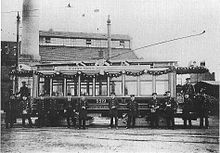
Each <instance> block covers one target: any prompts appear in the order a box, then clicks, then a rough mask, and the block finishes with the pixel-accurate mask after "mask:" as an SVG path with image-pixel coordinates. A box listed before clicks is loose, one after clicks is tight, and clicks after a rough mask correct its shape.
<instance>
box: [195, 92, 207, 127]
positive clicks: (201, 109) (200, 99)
mask: <svg viewBox="0 0 220 153" xmlns="http://www.w3.org/2000/svg"><path fill="white" fill-rule="evenodd" d="M195 102H196V109H197V112H198V115H199V118H200V127H201V128H202V127H203V120H204V118H205V128H208V127H209V120H208V116H209V108H210V101H209V98H208V96H207V95H206V93H205V89H203V88H202V89H201V90H200V92H199V93H198V94H197V95H196V98H195Z"/></svg>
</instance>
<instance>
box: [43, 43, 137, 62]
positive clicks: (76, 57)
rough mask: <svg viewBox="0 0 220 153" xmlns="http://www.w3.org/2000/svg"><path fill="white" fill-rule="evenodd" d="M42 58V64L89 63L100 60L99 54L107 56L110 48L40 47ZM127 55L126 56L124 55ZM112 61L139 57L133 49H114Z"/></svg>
mask: <svg viewBox="0 0 220 153" xmlns="http://www.w3.org/2000/svg"><path fill="white" fill-rule="evenodd" d="M39 49H40V56H41V61H42V62H50V61H88V60H94V59H100V56H99V53H100V51H102V52H103V54H104V55H106V54H107V52H108V48H94V47H65V46H64V47H48V46H40V48H39ZM123 53H126V54H123ZM118 54H120V55H119V56H115V57H114V58H112V59H120V60H128V59H137V56H136V55H135V53H134V52H133V51H131V49H124V48H112V56H114V55H118Z"/></svg>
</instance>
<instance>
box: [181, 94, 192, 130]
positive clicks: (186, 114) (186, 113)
mask: <svg viewBox="0 0 220 153" xmlns="http://www.w3.org/2000/svg"><path fill="white" fill-rule="evenodd" d="M192 107H193V102H192V100H191V99H190V98H189V94H185V97H184V103H183V121H184V127H185V128H186V126H187V120H188V121H189V126H190V127H191V126H192V122H191V119H190V111H191V110H192Z"/></svg>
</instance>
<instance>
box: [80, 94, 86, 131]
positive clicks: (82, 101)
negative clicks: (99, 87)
mask: <svg viewBox="0 0 220 153" xmlns="http://www.w3.org/2000/svg"><path fill="white" fill-rule="evenodd" d="M87 108H88V102H87V100H86V97H85V95H83V96H82V97H81V99H80V100H79V101H78V112H79V127H78V129H80V128H81V126H82V122H83V129H86V119H87Z"/></svg>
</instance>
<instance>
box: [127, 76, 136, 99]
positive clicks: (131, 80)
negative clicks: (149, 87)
mask: <svg viewBox="0 0 220 153" xmlns="http://www.w3.org/2000/svg"><path fill="white" fill-rule="evenodd" d="M137 83H138V82H137V77H134V76H125V95H137Z"/></svg>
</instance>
